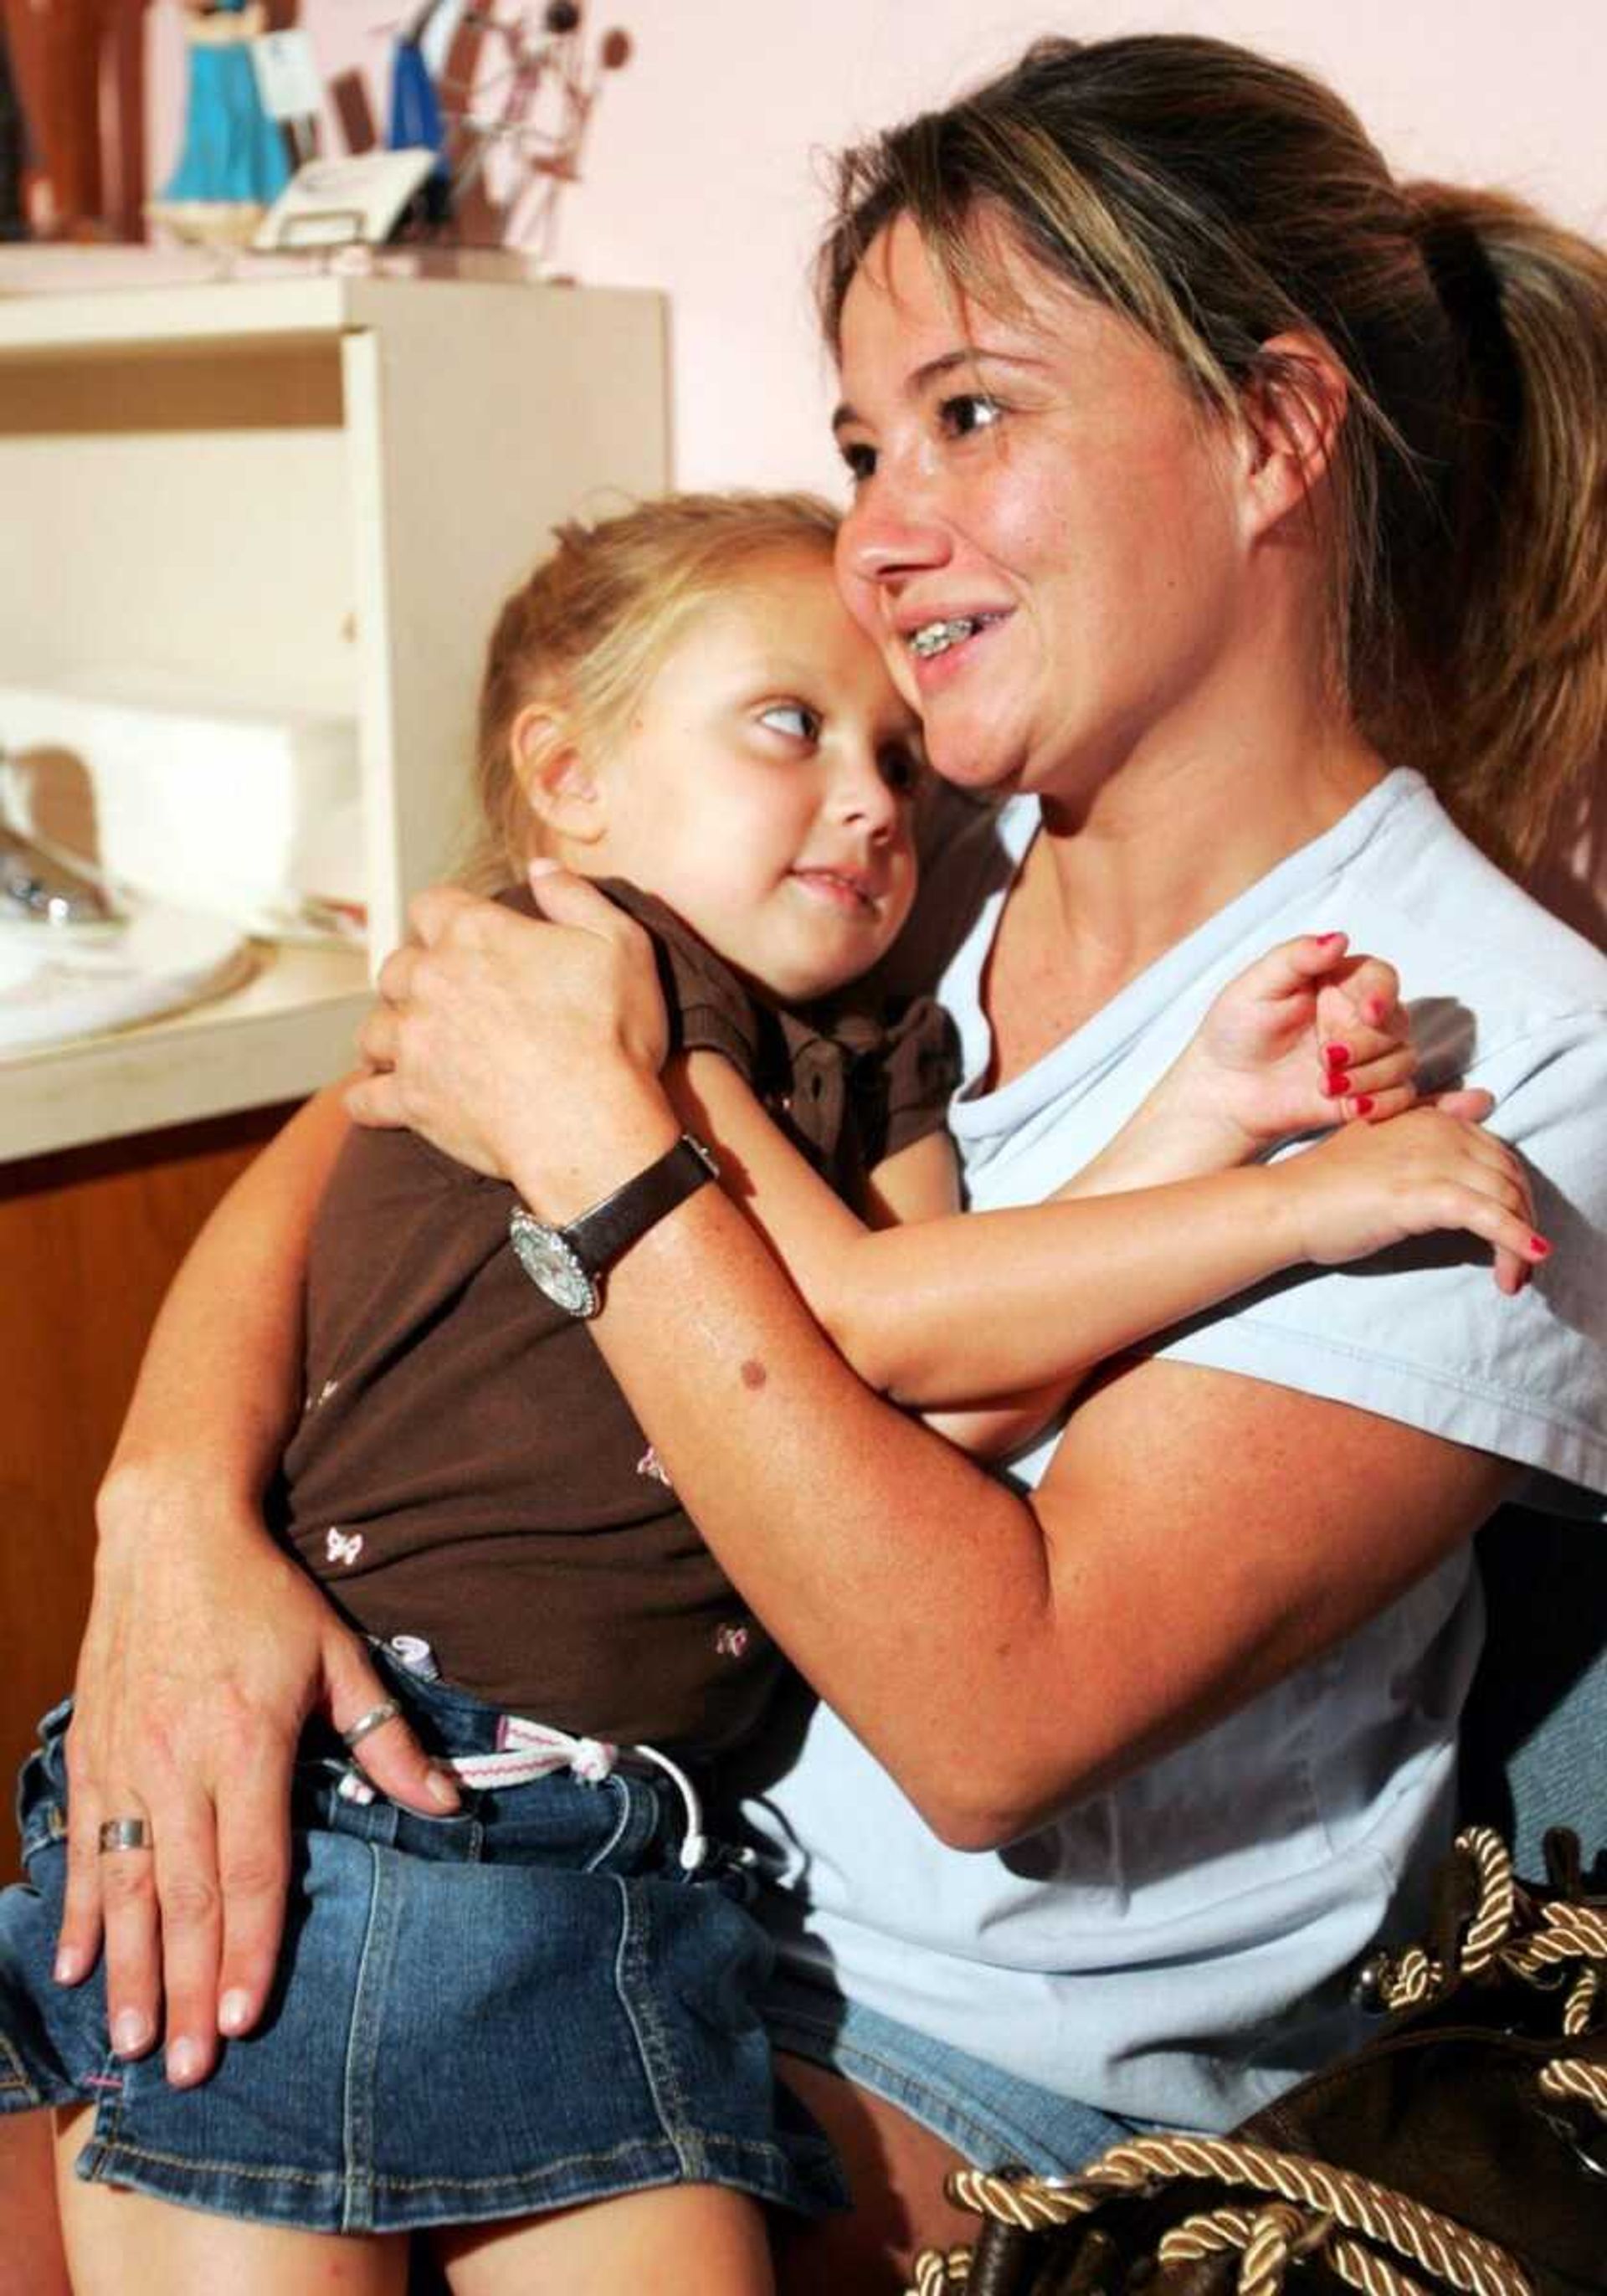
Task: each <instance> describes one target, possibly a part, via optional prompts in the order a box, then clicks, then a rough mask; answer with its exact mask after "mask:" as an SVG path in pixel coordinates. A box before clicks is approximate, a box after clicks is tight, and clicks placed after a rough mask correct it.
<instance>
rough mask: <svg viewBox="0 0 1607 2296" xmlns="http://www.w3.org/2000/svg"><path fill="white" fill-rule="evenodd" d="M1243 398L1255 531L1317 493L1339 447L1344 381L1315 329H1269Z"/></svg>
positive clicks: (1346, 401)
mask: <svg viewBox="0 0 1607 2296" xmlns="http://www.w3.org/2000/svg"><path fill="white" fill-rule="evenodd" d="M1349 406H1350V385H1349V379H1348V377H1347V376H1346V373H1345V371H1344V369H1343V367H1341V365H1340V363H1339V361H1338V360H1337V359H1336V358H1335V357H1334V355H1333V353H1332V350H1331V349H1330V348H1329V347H1328V345H1327V344H1326V343H1325V342H1324V340H1323V339H1322V337H1321V336H1320V335H1313V334H1293V333H1291V334H1286V335H1274V336H1272V337H1271V338H1270V339H1269V340H1267V342H1265V343H1263V344H1262V346H1261V365H1259V367H1258V369H1257V371H1256V373H1254V374H1253V375H1252V376H1251V377H1250V381H1249V383H1248V384H1247V385H1246V387H1245V390H1244V393H1243V398H1242V409H1243V415H1244V437H1245V442H1246V465H1245V478H1246V481H1247V485H1248V488H1249V505H1250V516H1251V519H1252V521H1253V527H1252V531H1253V532H1254V533H1255V534H1256V535H1257V536H1259V535H1262V534H1267V533H1270V532H1271V530H1272V529H1273V528H1274V527H1275V526H1277V525H1278V524H1279V523H1280V522H1281V521H1283V519H1285V518H1286V517H1287V516H1288V515H1289V512H1291V511H1292V510H1299V509H1300V508H1302V507H1304V508H1309V507H1310V505H1311V504H1312V503H1313V502H1314V500H1315V499H1316V496H1317V495H1318V493H1319V492H1320V489H1321V487H1322V482H1323V480H1324V478H1325V477H1326V476H1327V474H1328V472H1329V471H1330V470H1331V469H1332V465H1333V462H1334V458H1335V456H1336V455H1337V454H1338V452H1339V443H1340V438H1341V433H1342V431H1343V430H1344V427H1345V418H1346V415H1347V414H1348V413H1349Z"/></svg>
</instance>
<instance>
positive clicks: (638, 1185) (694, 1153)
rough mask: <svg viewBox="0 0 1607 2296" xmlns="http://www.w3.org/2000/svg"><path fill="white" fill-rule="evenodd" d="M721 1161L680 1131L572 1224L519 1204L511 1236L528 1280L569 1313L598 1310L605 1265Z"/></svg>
mask: <svg viewBox="0 0 1607 2296" xmlns="http://www.w3.org/2000/svg"><path fill="white" fill-rule="evenodd" d="M719 1169H720V1168H719V1166H718V1165H717V1163H716V1162H715V1160H714V1158H713V1156H712V1155H711V1154H710V1152H709V1150H708V1149H707V1148H705V1147H704V1145H703V1144H702V1142H701V1140H694V1139H693V1136H692V1134H691V1133H690V1132H683V1133H682V1135H681V1136H680V1138H679V1139H678V1140H677V1141H676V1144H675V1146H674V1147H673V1148H670V1149H668V1150H667V1151H666V1152H665V1153H664V1154H663V1155H662V1156H660V1158H659V1159H658V1160H657V1162H656V1163H652V1164H650V1165H649V1166H648V1168H647V1169H646V1170H645V1171H644V1172H638V1173H637V1174H636V1177H635V1179H634V1180H627V1181H626V1183H625V1185H624V1186H623V1187H622V1188H616V1189H615V1190H614V1192H613V1193H612V1195H611V1196H604V1197H603V1201H602V1202H601V1203H600V1204H594V1205H593V1206H592V1208H591V1210H590V1211H589V1212H582V1213H581V1215H580V1218H578V1219H577V1220H571V1221H570V1224H569V1226H568V1227H549V1226H547V1224H546V1222H545V1220H538V1219H537V1218H536V1215H535V1213H534V1212H528V1211H526V1210H525V1208H524V1206H523V1205H522V1204H515V1205H514V1207H513V1213H512V1218H511V1219H510V1220H509V1222H508V1241H509V1242H510V1243H511V1244H512V1247H513V1250H514V1251H515V1252H516V1253H517V1254H518V1257H519V1264H520V1266H521V1267H522V1268H523V1269H524V1272H525V1274H526V1275H528V1276H529V1279H530V1281H531V1283H534V1284H535V1286H536V1288H537V1291H538V1292H545V1294H546V1296H547V1298H548V1299H549V1300H551V1301H552V1302H553V1306H554V1307H555V1308H562V1309H563V1311H564V1313H565V1314H566V1315H570V1316H594V1315H595V1314H596V1312H597V1310H598V1308H601V1307H602V1305H603V1274H604V1272H605V1270H607V1269H608V1268H610V1267H612V1266H613V1264H614V1262H615V1260H616V1259H619V1256H620V1254H621V1253H622V1252H625V1251H628V1250H629V1249H630V1247H631V1245H632V1244H633V1243H635V1242H636V1241H637V1240H638V1238H639V1237H642V1236H644V1235H645V1234H647V1231H648V1229H649V1228H650V1227H653V1226H656V1225H657V1224H658V1222H659V1221H660V1220H661V1219H662V1218H664V1215H665V1214H666V1212H672V1211H674V1210H675V1208H676V1205H677V1204H680V1203H685V1201H686V1199H687V1197H688V1196H690V1195H692V1194H693V1193H694V1192H695V1191H696V1190H697V1189H699V1188H701V1186H702V1185H703V1183H704V1181H705V1180H714V1179H717V1178H718V1177H719Z"/></svg>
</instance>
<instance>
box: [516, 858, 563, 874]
mask: <svg viewBox="0 0 1607 2296" xmlns="http://www.w3.org/2000/svg"><path fill="white" fill-rule="evenodd" d="M562 866H563V864H562V861H549V860H547V859H546V858H545V856H538V857H537V859H536V860H534V861H527V862H526V864H525V872H524V873H525V875H526V876H527V877H555V876H556V875H557V873H558V872H559V870H560V869H562Z"/></svg>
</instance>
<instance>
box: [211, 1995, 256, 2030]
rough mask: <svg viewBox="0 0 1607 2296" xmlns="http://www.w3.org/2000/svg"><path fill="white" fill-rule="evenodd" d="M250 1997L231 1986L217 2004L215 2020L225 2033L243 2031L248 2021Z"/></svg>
mask: <svg viewBox="0 0 1607 2296" xmlns="http://www.w3.org/2000/svg"><path fill="white" fill-rule="evenodd" d="M250 2015H251V1997H250V1994H249V1993H243V1992H242V1990H241V1989H240V1988H239V1987H238V1986H234V1987H232V1988H231V1989H230V1990H229V1991H228V1992H227V1993H225V1995H224V1997H223V1999H222V2000H221V2001H220V2002H219V2003H218V2005H217V2021H218V2023H219V2025H221V2026H222V2028H223V2030H224V2031H225V2033H243V2032H244V2030H245V2029H246V2026H247V2025H248V2024H249V2022H250Z"/></svg>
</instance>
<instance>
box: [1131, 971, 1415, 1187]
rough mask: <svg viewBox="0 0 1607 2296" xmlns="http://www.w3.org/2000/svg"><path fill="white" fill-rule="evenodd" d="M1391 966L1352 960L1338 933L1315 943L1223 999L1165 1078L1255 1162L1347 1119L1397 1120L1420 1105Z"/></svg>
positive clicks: (1252, 975)
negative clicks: (1266, 1151)
mask: <svg viewBox="0 0 1607 2296" xmlns="http://www.w3.org/2000/svg"><path fill="white" fill-rule="evenodd" d="M1399 996H1400V982H1399V979H1398V975H1397V973H1396V972H1395V968H1394V967H1393V965H1390V964H1385V963H1384V962H1383V960H1382V958H1380V957H1376V956H1351V955H1349V954H1348V953H1347V947H1346V939H1345V936H1344V934H1343V933H1322V934H1316V933H1308V934H1303V935H1302V936H1301V937H1300V939H1298V940H1291V941H1285V942H1283V944H1282V945H1281V946H1280V947H1277V948H1275V949H1272V950H1270V951H1269V952H1268V953H1267V955H1266V956H1264V957H1261V958H1260V959H1259V960H1258V962H1257V963H1256V964H1252V965H1251V966H1250V968H1249V969H1248V971H1246V972H1242V973H1241V974H1240V975H1239V976H1238V978H1237V980H1232V981H1230V982H1229V983H1228V985H1227V987H1226V988H1225V989H1223V991H1222V993H1221V994H1220V996H1218V998H1217V1000H1216V1002H1215V1004H1214V1005H1212V1006H1211V1008H1210V1010H1209V1012H1208V1013H1207V1014H1206V1016H1205V1018H1204V1020H1203V1021H1201V1024H1200V1027H1199V1029H1198V1031H1197V1033H1196V1035H1195V1037H1194V1039H1193V1043H1192V1044H1191V1045H1190V1046H1189V1047H1188V1049H1187V1051H1186V1052H1185V1054H1183V1057H1182V1059H1181V1060H1179V1061H1178V1062H1177V1063H1176V1065H1175V1067H1174V1068H1173V1070H1172V1071H1171V1074H1170V1075H1169V1076H1168V1078H1167V1079H1166V1087H1169V1088H1170V1089H1171V1091H1172V1092H1173V1093H1174V1095H1177V1098H1178V1099H1180V1100H1181V1099H1183V1097H1184V1096H1185V1095H1187V1096H1188V1097H1193V1096H1195V1095H1198V1107H1199V1112H1200V1114H1201V1116H1203V1117H1207V1118H1209V1116H1210V1115H1211V1114H1212V1112H1213V1111H1214V1112H1215V1115H1216V1117H1217V1119H1218V1120H1219V1122H1220V1123H1221V1124H1222V1125H1223V1127H1224V1128H1226V1131H1227V1136H1228V1137H1230V1138H1232V1139H1234V1140H1235V1141H1237V1142H1239V1143H1241V1144H1242V1145H1241V1147H1240V1154H1241V1156H1243V1155H1253V1154H1254V1153H1255V1152H1257V1151H1258V1150H1259V1149H1261V1148H1265V1147H1267V1146H1269V1145H1270V1144H1272V1143H1273V1142H1274V1141H1276V1140H1287V1139H1291V1138H1292V1137H1294V1136H1296V1135H1298V1134H1300V1133H1302V1132H1316V1131H1326V1130H1327V1129H1328V1128H1329V1127H1330V1126H1332V1125H1334V1124H1338V1123H1341V1122H1343V1121H1344V1120H1345V1119H1347V1118H1349V1117H1365V1118H1367V1119H1371V1120H1372V1121H1373V1122H1378V1121H1381V1120H1382V1119H1383V1118H1385V1117H1389V1116H1398V1115H1400V1114H1401V1113H1402V1112H1403V1111H1405V1110H1406V1109H1407V1108H1409V1107H1410V1106H1411V1105H1412V1103H1413V1101H1414V1098H1415V1093H1414V1087H1413V1082H1412V1078H1413V1073H1414V1068H1415V1064H1416V1063H1415V1055H1414V1052H1413V1048H1412V1041H1411V1035H1410V1030H1409V1029H1408V1026H1407V1022H1406V1015H1405V1013H1403V1012H1402V1010H1401V1007H1400V1003H1399Z"/></svg>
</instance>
